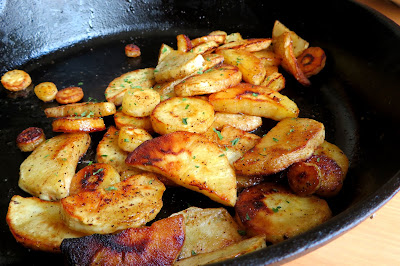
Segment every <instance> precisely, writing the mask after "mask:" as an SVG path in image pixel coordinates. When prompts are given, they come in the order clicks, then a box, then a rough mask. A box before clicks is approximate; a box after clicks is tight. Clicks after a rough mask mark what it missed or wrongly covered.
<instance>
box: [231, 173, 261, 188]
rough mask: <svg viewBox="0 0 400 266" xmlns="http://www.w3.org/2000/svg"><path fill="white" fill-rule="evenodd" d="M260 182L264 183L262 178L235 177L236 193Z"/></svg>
mask: <svg viewBox="0 0 400 266" xmlns="http://www.w3.org/2000/svg"><path fill="white" fill-rule="evenodd" d="M262 181H264V177H263V176H244V175H236V183H237V187H238V191H242V190H243V189H244V188H248V187H252V186H255V185H258V184H260V183H261V182H262Z"/></svg>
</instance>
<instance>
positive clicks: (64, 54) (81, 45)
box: [0, 0, 400, 265]
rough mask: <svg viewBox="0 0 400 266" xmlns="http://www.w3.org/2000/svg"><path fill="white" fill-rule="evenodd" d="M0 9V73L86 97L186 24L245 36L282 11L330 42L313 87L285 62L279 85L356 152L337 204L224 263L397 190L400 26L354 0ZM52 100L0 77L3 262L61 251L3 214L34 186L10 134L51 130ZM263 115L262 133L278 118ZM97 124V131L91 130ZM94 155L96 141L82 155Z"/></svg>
mask: <svg viewBox="0 0 400 266" xmlns="http://www.w3.org/2000/svg"><path fill="white" fill-rule="evenodd" d="M0 15H1V18H0V24H1V28H0V37H1V38H0V55H1V57H0V58H1V59H0V60H2V61H1V64H0V73H1V74H3V73H4V72H5V71H7V70H11V69H15V68H19V69H24V70H26V71H27V72H28V73H30V75H31V77H32V80H33V83H34V84H38V83H40V82H44V81H52V82H54V83H55V84H56V85H57V86H58V87H59V88H63V87H67V86H71V85H76V86H78V85H80V86H81V87H83V89H84V91H85V98H84V100H88V99H89V97H91V98H95V99H98V100H104V90H105V88H106V86H107V85H108V83H109V82H110V81H111V80H112V79H113V78H115V77H117V76H119V75H120V74H122V73H124V72H127V71H130V70H134V69H138V68H144V67H153V66H155V65H156V61H157V54H158V49H159V47H160V45H161V43H163V42H164V43H166V44H169V45H172V46H175V43H176V40H175V36H176V35H177V34H181V33H184V34H187V35H189V36H190V37H191V38H194V37H197V36H201V35H202V34H205V33H208V32H210V31H212V30H224V31H227V32H228V33H230V32H240V33H242V35H243V36H244V37H245V38H249V37H270V36H271V30H272V26H273V22H274V20H275V19H278V20H280V21H281V22H283V23H284V24H285V25H286V26H288V27H289V28H290V29H293V30H294V31H296V32H297V33H298V34H299V35H300V36H302V37H303V38H305V39H306V40H308V41H309V42H310V43H311V45H312V46H320V47H322V48H323V49H324V50H325V51H326V53H327V65H326V67H325V69H324V70H323V71H322V72H321V73H320V74H319V75H318V76H315V77H313V78H311V82H312V86H311V87H309V88H305V87H302V86H301V85H299V84H298V83H297V82H296V81H295V80H293V78H291V77H290V75H288V74H286V75H285V77H286V78H287V85H286V88H285V89H284V90H283V91H282V93H283V94H286V95H288V96H289V97H290V98H292V99H294V101H295V102H296V103H297V104H298V106H299V108H300V110H301V111H300V116H301V117H309V118H314V119H316V120H318V121H321V122H323V123H324V124H325V127H326V139H327V140H328V141H330V142H332V143H335V144H336V145H338V146H339V147H340V148H342V149H343V151H344V152H345V153H346V154H347V156H348V157H349V159H350V162H351V165H350V170H349V174H348V177H347V179H346V181H345V186H344V189H343V190H342V192H341V193H340V194H339V195H338V196H337V197H335V198H332V199H329V204H330V206H331V208H332V210H333V212H334V214H335V216H334V218H332V219H331V220H330V221H328V222H327V223H325V224H323V225H321V226H319V227H317V228H315V229H313V230H311V231H309V232H307V233H305V234H302V235H300V236H298V237H295V238H292V239H289V240H287V241H284V242H282V243H280V244H277V245H274V246H271V247H269V248H267V249H264V250H260V251H258V252H255V253H252V254H249V255H246V256H243V257H240V258H237V259H236V260H230V261H227V262H226V264H240V265H249V264H253V265H259V264H260V265H261V264H268V263H281V262H285V261H288V260H291V259H293V258H295V257H296V256H300V255H302V254H304V253H305V252H308V251H310V250H313V249H315V248H316V247H317V246H319V245H321V244H323V243H326V242H328V241H329V240H331V239H333V238H335V237H336V236H338V235H339V234H340V233H343V232H344V231H346V230H348V229H349V228H351V227H353V226H355V225H356V224H357V223H359V222H360V221H362V220H363V219H365V218H366V217H368V216H370V215H371V214H372V213H373V212H374V211H376V210H377V209H378V208H379V207H380V206H381V205H382V204H384V203H385V202H386V201H387V200H389V199H390V198H391V196H392V195H393V194H394V193H395V192H396V191H398V190H399V187H400V175H399V173H398V170H399V160H398V155H397V154H398V153H397V152H398V150H400V142H399V141H398V137H399V136H400V129H399V122H400V108H399V106H400V101H399V99H400V85H399V84H400V52H399V47H400V29H399V27H398V26H396V25H395V24H394V23H393V22H391V21H389V20H387V19H385V18H383V17H382V16H380V15H378V14H376V13H375V12H373V11H371V10H370V9H367V8H363V7H361V6H359V5H358V4H355V3H354V2H352V1H250V0H249V1H235V0H232V1H229V0H224V1H220V0H214V1H186V0H183V1H180V0H179V1H178V0H177V1H172V0H170V1H168V0H165V1H144V0H143V1H130V0H127V1H108V2H106V1H93V0H82V1H52V0H43V1H40V2H37V3H36V2H34V1H32V2H29V3H22V1H2V2H0ZM130 42H134V43H136V44H137V45H139V46H140V47H141V49H142V56H141V57H140V58H137V59H130V58H127V57H125V55H124V53H123V48H124V45H125V44H126V43H130ZM28 91H29V90H28ZM53 105H55V104H54V103H48V104H45V103H42V102H40V101H39V100H38V99H37V98H36V97H35V96H34V95H33V93H32V91H30V92H28V93H27V95H18V94H10V93H8V92H7V91H6V90H5V89H4V88H0V106H1V108H0V122H1V123H0V164H1V169H2V175H1V179H0V183H1V185H0V194H1V198H0V202H1V206H0V211H1V217H3V219H1V220H0V228H1V236H0V239H1V240H0V241H1V242H0V264H1V265H11V264H14V265H17V264H24V265H39V264H41V265H43V264H44V265H47V264H61V263H62V258H61V257H60V256H58V255H52V254H45V253H41V252H34V251H31V250H28V249H25V248H23V247H21V246H20V245H19V244H17V243H16V242H15V240H14V238H13V237H12V235H11V233H10V232H9V230H8V226H7V224H6V222H5V215H6V212H7V206H8V203H9V201H10V198H11V197H12V196H13V195H15V194H19V195H23V196H27V195H26V194H25V193H23V192H22V191H21V190H20V189H19V188H18V185H17V182H18V171H19V165H20V163H21V162H22V161H23V160H24V158H26V156H27V154H23V153H21V152H20V151H19V150H18V149H17V147H16V145H15V138H16V136H17V134H18V133H19V132H21V131H22V130H23V129H25V128H27V127H29V126H38V127H42V128H43V129H44V130H45V133H46V135H47V137H51V136H53V135H54V134H53V133H52V132H51V126H50V123H51V120H50V119H47V118H45V116H44V114H43V110H44V108H46V107H48V106H53ZM106 121H107V122H108V123H109V124H112V120H111V119H108V120H106ZM264 122H265V125H264V126H263V128H262V129H261V130H260V131H259V132H258V133H260V134H262V133H263V132H266V131H267V130H268V129H269V128H270V127H271V126H273V125H274V122H271V121H264ZM102 134H103V133H96V134H93V135H92V138H93V140H94V142H95V141H96V140H99V139H100V138H101V137H102ZM92 156H93V152H89V153H88V154H87V156H86V157H85V158H84V160H83V162H82V163H80V165H79V167H82V166H85V160H90V159H91V158H92ZM164 201H165V207H164V208H163V210H162V211H161V213H160V214H159V216H158V219H159V218H162V217H165V216H167V215H169V214H170V213H172V212H175V211H178V210H180V209H184V208H186V207H187V206H189V205H192V206H199V207H207V206H212V207H213V206H218V205H217V204H215V203H213V202H211V201H210V200H208V199H207V198H205V197H203V196H202V195H200V194H197V193H194V192H190V191H187V190H184V189H175V190H174V189H169V190H167V192H166V194H165V196H164Z"/></svg>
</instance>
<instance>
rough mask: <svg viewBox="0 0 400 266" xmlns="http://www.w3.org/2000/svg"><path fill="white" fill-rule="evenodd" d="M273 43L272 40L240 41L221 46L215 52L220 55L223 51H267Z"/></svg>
mask: <svg viewBox="0 0 400 266" xmlns="http://www.w3.org/2000/svg"><path fill="white" fill-rule="evenodd" d="M271 42H272V39H270V38H264V39H246V40H238V41H233V42H229V43H226V44H224V45H221V46H220V47H218V48H217V50H216V51H215V52H216V53H218V52H220V51H221V50H226V49H234V50H245V51H248V52H256V51H261V50H264V49H267V48H268V47H269V45H270V44H271Z"/></svg>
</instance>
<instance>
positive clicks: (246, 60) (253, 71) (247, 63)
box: [218, 49, 266, 85]
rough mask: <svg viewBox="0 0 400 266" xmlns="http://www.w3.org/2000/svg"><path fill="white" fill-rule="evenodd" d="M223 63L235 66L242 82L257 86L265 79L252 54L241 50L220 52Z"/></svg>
mask: <svg viewBox="0 0 400 266" xmlns="http://www.w3.org/2000/svg"><path fill="white" fill-rule="evenodd" d="M218 53H219V54H221V55H223V56H224V59H225V63H227V64H230V65H232V66H237V67H238V68H239V70H240V72H242V74H243V80H244V81H246V82H248V83H250V84H254V85H259V84H260V83H261V82H262V81H263V80H264V78H265V75H266V71H265V68H264V65H263V63H262V62H261V60H260V59H258V58H257V57H256V56H254V55H253V54H252V53H250V52H247V51H243V50H234V49H227V50H220V51H219V52H218Z"/></svg>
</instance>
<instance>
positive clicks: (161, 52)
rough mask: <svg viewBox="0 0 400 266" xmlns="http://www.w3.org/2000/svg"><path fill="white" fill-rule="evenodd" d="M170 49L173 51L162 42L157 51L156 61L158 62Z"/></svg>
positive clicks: (171, 49)
mask: <svg viewBox="0 0 400 266" xmlns="http://www.w3.org/2000/svg"><path fill="white" fill-rule="evenodd" d="M171 51H174V49H173V48H172V47H171V46H168V45H166V44H165V43H163V44H162V45H161V48H160V51H159V53H158V63H160V62H161V61H162V60H163V59H164V58H165V57H166V56H167V55H168V54H169V53H170V52H171Z"/></svg>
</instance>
